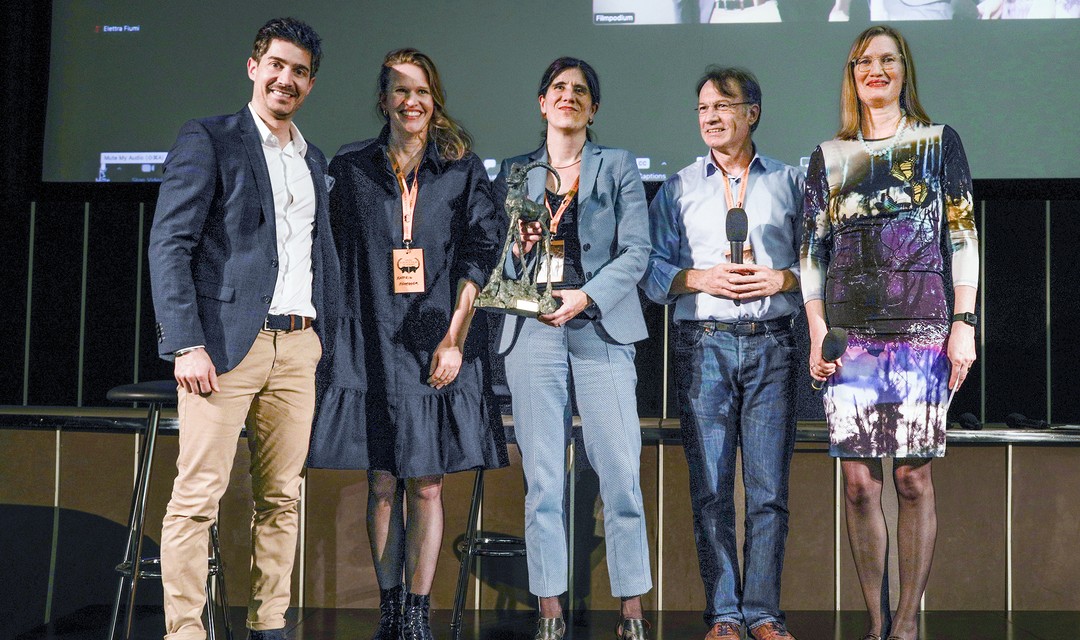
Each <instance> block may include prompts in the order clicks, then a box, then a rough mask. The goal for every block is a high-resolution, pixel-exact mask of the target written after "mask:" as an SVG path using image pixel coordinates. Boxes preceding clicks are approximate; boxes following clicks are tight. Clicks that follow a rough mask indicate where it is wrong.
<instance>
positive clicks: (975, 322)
mask: <svg viewBox="0 0 1080 640" xmlns="http://www.w3.org/2000/svg"><path fill="white" fill-rule="evenodd" d="M952 321H953V322H963V323H964V324H967V325H971V326H972V327H977V326H979V316H977V315H975V314H974V313H971V312H969V311H965V312H963V313H954V314H953V317H952Z"/></svg>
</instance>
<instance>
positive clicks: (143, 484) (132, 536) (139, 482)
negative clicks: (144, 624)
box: [109, 402, 161, 640]
mask: <svg viewBox="0 0 1080 640" xmlns="http://www.w3.org/2000/svg"><path fill="white" fill-rule="evenodd" d="M160 418H161V404H159V403H156V402H154V403H151V404H150V411H149V413H148V415H147V418H146V435H145V436H143V442H142V446H141V447H140V449H141V450H140V452H139V472H138V474H137V477H136V479H135V490H134V492H132V497H131V519H130V521H129V523H128V540H127V545H126V546H125V548H124V561H123V563H122V565H121V566H123V565H125V564H126V565H127V566H128V569H129V570H130V571H131V575H130V576H127V575H121V576H120V584H119V586H118V587H117V589H116V600H115V601H114V602H113V611H112V619H111V621H110V623H109V638H110V640H112V639H113V638H115V637H116V624H117V622H118V621H119V617H120V602H121V600H122V599H123V592H124V581H125V580H130V585H131V586H130V590H129V591H128V607H127V611H126V612H125V622H124V634H123V636H121V637H123V638H130V637H131V633H132V626H133V623H134V618H135V591H136V587H137V585H138V581H139V572H140V571H141V570H142V543H143V527H144V525H145V523H146V494H147V492H148V491H149V488H150V472H151V470H152V469H153V462H154V446H155V444H156V442H157V430H158V421H159V420H160Z"/></svg>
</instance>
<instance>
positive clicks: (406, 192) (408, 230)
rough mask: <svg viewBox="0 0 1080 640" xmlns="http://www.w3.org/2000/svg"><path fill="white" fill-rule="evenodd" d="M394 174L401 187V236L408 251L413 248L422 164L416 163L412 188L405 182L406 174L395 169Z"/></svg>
mask: <svg viewBox="0 0 1080 640" xmlns="http://www.w3.org/2000/svg"><path fill="white" fill-rule="evenodd" d="M394 173H395V175H397V179H398V186H400V187H401V236H402V241H403V242H404V243H405V248H406V249H408V248H409V247H411V246H412V227H413V214H414V212H415V211H416V196H417V194H418V193H419V192H420V183H419V179H420V163H419V162H417V163H416V169H414V170H413V182H412V188H409V185H408V184H407V183H406V181H405V174H404V173H401V172H399V171H398V170H397V167H395V168H394Z"/></svg>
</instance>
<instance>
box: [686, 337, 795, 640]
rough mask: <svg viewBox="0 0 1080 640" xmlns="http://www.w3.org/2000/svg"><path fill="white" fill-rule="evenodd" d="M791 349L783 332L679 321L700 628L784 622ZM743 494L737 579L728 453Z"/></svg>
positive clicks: (792, 378) (792, 397)
mask: <svg viewBox="0 0 1080 640" xmlns="http://www.w3.org/2000/svg"><path fill="white" fill-rule="evenodd" d="M796 358H797V347H796V344H795V337H794V335H793V334H792V331H791V330H790V329H784V330H779V331H767V332H765V333H759V334H757V335H751V336H739V335H734V334H731V333H727V332H724V331H719V330H713V329H707V328H706V327H705V326H704V325H702V324H699V323H694V322H683V323H679V324H678V325H677V327H676V334H675V384H676V386H677V387H678V393H679V402H680V404H681V414H680V417H681V421H682V438H683V445H684V449H685V451H686V461H687V464H688V466H689V471H690V501H691V505H692V507H693V510H694V538H695V541H696V542H697V551H698V561H699V563H700V565H701V579H702V581H703V582H704V583H705V600H706V609H705V622H706V623H707V624H710V625H711V624H714V623H716V622H720V621H729V622H736V623H739V624H743V625H746V626H748V627H751V628H753V627H756V626H758V625H760V624H762V623H765V622H769V621H775V622H779V623H783V622H784V614H783V612H782V611H780V574H781V572H782V570H783V565H784V545H785V543H786V542H787V533H788V506H787V504H788V475H789V471H790V469H791V454H792V453H793V452H794V449H795V388H794V384H795V381H796V379H797V378H796V370H797V369H796V366H797V362H796ZM739 446H741V447H742V474H743V485H744V487H745V489H746V540H745V542H744V544H743V557H744V563H745V567H744V569H745V570H744V571H743V572H742V576H743V577H742V578H740V572H739V557H738V552H737V548H736V546H735V503H734V488H735V453H736V447H739Z"/></svg>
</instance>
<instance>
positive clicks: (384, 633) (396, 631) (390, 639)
mask: <svg viewBox="0 0 1080 640" xmlns="http://www.w3.org/2000/svg"><path fill="white" fill-rule="evenodd" d="M403 594H404V589H402V588H401V585H400V584H399V585H398V586H396V587H394V588H393V589H379V628H378V629H376V630H375V635H374V636H372V638H371V640H398V639H399V637H400V636H401V601H402V595H403Z"/></svg>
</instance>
